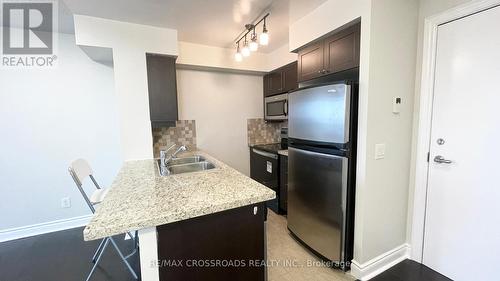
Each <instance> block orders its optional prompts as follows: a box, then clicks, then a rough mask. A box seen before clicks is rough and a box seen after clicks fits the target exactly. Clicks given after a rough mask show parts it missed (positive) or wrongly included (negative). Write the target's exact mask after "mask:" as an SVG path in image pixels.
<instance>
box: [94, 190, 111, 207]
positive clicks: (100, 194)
mask: <svg viewBox="0 0 500 281" xmlns="http://www.w3.org/2000/svg"><path fill="white" fill-rule="evenodd" d="M108 191H109V188H103V189H96V190H95V191H94V192H92V195H90V203H92V205H95V204H99V203H101V202H102V200H104V197H106V194H108Z"/></svg>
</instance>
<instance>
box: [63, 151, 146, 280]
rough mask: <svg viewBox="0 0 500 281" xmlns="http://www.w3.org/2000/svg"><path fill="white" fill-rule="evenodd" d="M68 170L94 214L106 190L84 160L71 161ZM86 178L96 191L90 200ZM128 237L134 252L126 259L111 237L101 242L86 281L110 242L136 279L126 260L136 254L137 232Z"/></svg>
mask: <svg viewBox="0 0 500 281" xmlns="http://www.w3.org/2000/svg"><path fill="white" fill-rule="evenodd" d="M68 170H69V173H70V175H71V177H72V178H73V180H74V181H75V184H76V186H77V187H78V190H80V193H81V194H82V197H83V199H85V202H87V205H88V206H89V208H90V210H91V211H92V213H95V208H94V205H96V204H99V203H100V202H102V200H103V199H104V197H105V196H106V194H107V193H108V190H107V189H102V188H101V187H100V186H99V184H98V183H97V181H96V180H95V178H94V176H93V173H92V169H91V168H90V165H89V164H88V163H87V161H85V160H84V159H77V160H75V161H73V162H72V163H71V165H70V166H69V169H68ZM87 177H90V179H91V180H92V182H93V183H94V185H95V187H96V190H95V191H94V192H92V195H91V196H90V198H89V197H88V196H87V193H86V192H85V190H84V189H83V180H84V179H85V178H87ZM128 235H129V236H130V237H131V238H132V240H133V241H134V251H133V252H132V253H131V254H129V255H127V256H126V257H125V256H124V255H123V253H122V252H121V251H120V249H119V248H118V246H117V245H116V242H115V240H114V239H113V238H112V237H106V238H104V239H103V240H102V241H101V243H100V244H99V246H98V247H97V250H96V252H95V254H94V256H93V257H92V262H93V263H94V266H93V267H92V270H91V271H90V273H89V275H88V276H87V279H86V280H87V281H89V280H90V278H91V277H92V274H94V271H95V269H96V267H97V265H98V264H99V261H100V260H101V257H102V254H103V252H104V250H105V249H106V247H107V246H108V245H109V243H110V242H111V244H113V246H114V248H115V249H116V251H117V252H118V255H119V256H120V258H121V259H122V261H123V263H125V265H126V266H127V268H128V270H129V271H130V273H131V274H132V276H133V277H134V279H138V277H137V274H136V273H135V271H134V270H133V269H132V267H131V266H130V263H129V262H128V261H127V259H128V258H130V257H131V256H133V255H134V254H135V253H136V252H137V249H138V246H139V244H138V237H137V231H136V232H135V235H132V234H131V233H128Z"/></svg>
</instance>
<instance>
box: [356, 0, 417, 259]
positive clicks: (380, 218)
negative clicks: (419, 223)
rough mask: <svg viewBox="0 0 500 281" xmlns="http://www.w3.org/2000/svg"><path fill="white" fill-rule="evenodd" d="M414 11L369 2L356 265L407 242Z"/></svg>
mask: <svg viewBox="0 0 500 281" xmlns="http://www.w3.org/2000/svg"><path fill="white" fill-rule="evenodd" d="M417 11H418V1H417V0H410V1H400V0H375V1H373V2H372V16H371V27H370V28H371V44H370V77H369V90H368V91H369V93H368V95H369V96H368V122H367V132H366V136H367V139H366V145H367V146H366V147H367V151H366V162H365V172H366V173H365V180H364V181H365V186H364V188H363V189H362V190H360V192H361V193H362V199H361V200H360V201H357V203H359V204H358V206H359V205H361V206H362V209H361V210H359V211H360V212H359V213H357V217H356V218H357V219H358V220H359V222H358V223H362V224H363V228H362V230H361V233H357V235H358V239H360V240H358V243H361V245H362V248H360V249H357V250H358V255H357V256H356V259H359V260H358V261H360V262H366V261H368V260H370V259H372V258H374V257H376V256H378V255H380V254H382V253H385V252H388V251H390V250H392V249H394V248H396V247H398V246H401V245H402V244H405V243H406V241H407V240H406V225H407V215H406V214H407V206H408V201H407V197H408V184H409V172H410V152H411V137H412V132H411V126H412V118H413V98H414V75H415V57H416V44H417V16H418V13H417ZM394 97H401V98H402V106H401V113H400V114H393V113H392V101H393V99H394ZM378 143H385V144H386V156H385V159H383V160H375V158H374V155H375V145H376V144H378ZM360 236H361V237H360Z"/></svg>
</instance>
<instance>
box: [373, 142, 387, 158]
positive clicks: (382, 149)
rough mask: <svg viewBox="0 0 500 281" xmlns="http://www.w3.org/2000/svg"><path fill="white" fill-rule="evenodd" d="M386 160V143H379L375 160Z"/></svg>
mask: <svg viewBox="0 0 500 281" xmlns="http://www.w3.org/2000/svg"><path fill="white" fill-rule="evenodd" d="M384 158H385V143H379V144H376V145H375V160H379V159H384Z"/></svg>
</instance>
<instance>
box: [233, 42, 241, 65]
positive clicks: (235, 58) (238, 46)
mask: <svg viewBox="0 0 500 281" xmlns="http://www.w3.org/2000/svg"><path fill="white" fill-rule="evenodd" d="M236 45H237V46H236V54H234V60H235V61H237V62H240V61H242V60H243V55H242V54H241V51H240V42H238V43H237V44H236Z"/></svg>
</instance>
